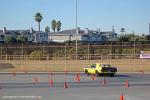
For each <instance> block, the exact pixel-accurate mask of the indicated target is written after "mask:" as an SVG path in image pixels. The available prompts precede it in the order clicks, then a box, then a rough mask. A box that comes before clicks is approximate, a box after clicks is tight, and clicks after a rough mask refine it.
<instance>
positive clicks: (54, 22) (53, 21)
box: [51, 20, 57, 33]
mask: <svg viewBox="0 0 150 100" xmlns="http://www.w3.org/2000/svg"><path fill="white" fill-rule="evenodd" d="M56 27H57V22H56V20H52V22H51V28H52V30H53V31H54V33H55V31H56Z"/></svg>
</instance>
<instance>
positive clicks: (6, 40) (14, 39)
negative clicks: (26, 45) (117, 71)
mask: <svg viewBox="0 0 150 100" xmlns="http://www.w3.org/2000/svg"><path fill="white" fill-rule="evenodd" d="M4 41H5V43H15V42H16V38H15V37H12V36H5V39H4Z"/></svg>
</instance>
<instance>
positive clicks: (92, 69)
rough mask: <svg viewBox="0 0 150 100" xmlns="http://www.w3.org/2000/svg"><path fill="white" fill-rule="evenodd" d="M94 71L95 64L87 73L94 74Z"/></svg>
mask: <svg viewBox="0 0 150 100" xmlns="http://www.w3.org/2000/svg"><path fill="white" fill-rule="evenodd" d="M95 69H96V64H93V65H91V66H90V70H89V73H91V74H95Z"/></svg>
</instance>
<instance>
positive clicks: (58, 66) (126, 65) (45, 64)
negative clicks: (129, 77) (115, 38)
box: [0, 59, 150, 72]
mask: <svg viewBox="0 0 150 100" xmlns="http://www.w3.org/2000/svg"><path fill="white" fill-rule="evenodd" d="M93 63H109V64H111V65H112V66H115V67H117V68H118V71H119V72H139V71H146V72H150V59H111V60H67V61H65V60H48V61H39V60H23V61H22V60H13V61H0V71H1V72H5V71H6V72H7V71H18V72H24V71H28V72H34V71H35V72H39V71H40V72H45V71H46V72H47V71H56V72H61V71H64V70H67V71H72V72H74V71H83V67H85V66H89V65H91V64H93ZM8 65H9V67H8ZM10 65H11V66H10Z"/></svg>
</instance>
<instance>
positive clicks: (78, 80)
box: [76, 74, 80, 82]
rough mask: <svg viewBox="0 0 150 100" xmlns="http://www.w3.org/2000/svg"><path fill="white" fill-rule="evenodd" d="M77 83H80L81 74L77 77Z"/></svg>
mask: <svg viewBox="0 0 150 100" xmlns="http://www.w3.org/2000/svg"><path fill="white" fill-rule="evenodd" d="M76 81H77V82H80V75H79V74H77V75H76Z"/></svg>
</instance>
